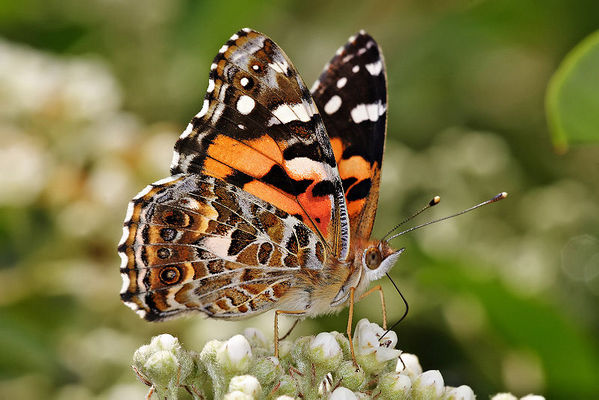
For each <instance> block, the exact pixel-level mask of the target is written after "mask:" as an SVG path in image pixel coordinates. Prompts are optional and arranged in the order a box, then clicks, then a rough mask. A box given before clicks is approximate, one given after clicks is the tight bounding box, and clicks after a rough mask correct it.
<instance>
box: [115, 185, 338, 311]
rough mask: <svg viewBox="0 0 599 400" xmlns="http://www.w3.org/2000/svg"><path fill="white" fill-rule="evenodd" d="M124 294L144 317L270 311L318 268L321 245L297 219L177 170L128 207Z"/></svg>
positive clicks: (122, 249)
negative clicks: (301, 275)
mask: <svg viewBox="0 0 599 400" xmlns="http://www.w3.org/2000/svg"><path fill="white" fill-rule="evenodd" d="M119 254H120V256H121V258H122V264H121V275H122V277H123V288H122V290H121V299H122V300H123V301H124V302H125V304H127V305H128V306H129V307H131V308H132V309H133V310H135V311H136V312H137V313H138V314H140V315H141V316H142V317H143V318H145V319H147V320H152V321H155V320H163V319H166V318H169V317H173V316H176V315H178V314H181V313H184V312H190V311H200V312H203V313H205V314H207V315H208V316H210V317H214V318H244V317H248V316H251V315H254V314H258V313H261V312H264V311H267V310H269V309H271V308H272V307H274V306H275V304H276V303H277V302H278V301H279V300H280V299H281V298H282V297H283V296H284V295H285V294H286V293H287V292H288V291H289V289H290V288H291V287H292V286H293V285H294V284H295V278H296V277H297V272H298V270H299V269H300V268H307V269H320V268H321V267H322V265H323V263H325V258H326V256H327V255H326V252H325V248H324V245H323V243H322V242H321V240H320V237H318V236H317V235H316V234H315V233H314V232H313V231H311V230H310V229H308V228H307V227H306V225H305V224H304V223H302V222H301V221H300V220H299V219H297V218H296V217H294V216H292V215H290V214H289V213H287V212H285V211H283V210H280V209H278V208H276V207H274V206H273V205H271V204H268V203H266V202H264V201H262V200H260V199H259V198H257V197H255V196H253V195H251V194H249V193H247V192H244V191H242V190H241V189H239V188H238V187H237V186H235V185H232V184H229V183H227V182H225V181H223V180H220V179H216V178H214V177H211V176H206V175H195V174H191V175H188V174H179V175H174V176H172V177H170V178H166V179H163V180H161V181H158V182H156V183H154V184H152V185H149V186H147V187H146V188H145V189H144V190H142V191H141V192H140V193H139V194H138V195H137V196H136V197H135V198H134V199H133V200H132V201H131V203H130V204H129V208H128V210H127V217H126V219H125V226H124V229H123V237H122V239H121V243H120V244H119Z"/></svg>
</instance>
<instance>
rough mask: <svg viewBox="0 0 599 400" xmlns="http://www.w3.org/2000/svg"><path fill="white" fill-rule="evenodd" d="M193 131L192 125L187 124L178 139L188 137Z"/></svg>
mask: <svg viewBox="0 0 599 400" xmlns="http://www.w3.org/2000/svg"><path fill="white" fill-rule="evenodd" d="M192 131H193V125H192V124H187V128H185V130H184V131H183V133H182V134H181V136H179V138H180V139H185V138H186V137H187V136H189V134H190V133H191V132H192Z"/></svg>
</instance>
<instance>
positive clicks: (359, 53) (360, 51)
mask: <svg viewBox="0 0 599 400" xmlns="http://www.w3.org/2000/svg"><path fill="white" fill-rule="evenodd" d="M364 53H366V48H364V47H362V48H361V49H360V50H358V55H359V56H361V55H362V54H364Z"/></svg>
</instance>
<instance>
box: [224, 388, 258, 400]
mask: <svg viewBox="0 0 599 400" xmlns="http://www.w3.org/2000/svg"><path fill="white" fill-rule="evenodd" d="M223 400H254V397H253V396H250V395H249V394H247V393H243V392H241V391H239V390H235V391H233V392H229V393H227V394H226V395H224V397H223Z"/></svg>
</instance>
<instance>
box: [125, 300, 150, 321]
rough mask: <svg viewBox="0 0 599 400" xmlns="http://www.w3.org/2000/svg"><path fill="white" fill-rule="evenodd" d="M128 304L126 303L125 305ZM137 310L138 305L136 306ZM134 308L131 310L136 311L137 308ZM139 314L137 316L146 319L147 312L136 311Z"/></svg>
mask: <svg viewBox="0 0 599 400" xmlns="http://www.w3.org/2000/svg"><path fill="white" fill-rule="evenodd" d="M125 304H126V303H125ZM134 306H135V307H136V308H137V305H134ZM134 306H131V309H132V310H134V309H135V308H133V307H134ZM135 312H136V313H137V315H139V316H140V317H142V318H145V317H146V314H147V313H146V310H137V311H135Z"/></svg>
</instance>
